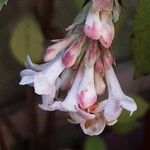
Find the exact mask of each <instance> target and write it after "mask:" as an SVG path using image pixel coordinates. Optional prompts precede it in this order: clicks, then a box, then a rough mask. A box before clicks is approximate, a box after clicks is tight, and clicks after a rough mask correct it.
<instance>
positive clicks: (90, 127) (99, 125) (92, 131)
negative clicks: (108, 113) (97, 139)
mask: <svg viewBox="0 0 150 150" xmlns="http://www.w3.org/2000/svg"><path fill="white" fill-rule="evenodd" d="M80 126H81V128H82V130H83V132H84V133H85V134H87V135H90V136H94V135H99V134H101V133H102V132H103V130H104V128H105V126H106V122H105V120H104V119H103V118H95V119H92V120H89V121H87V122H85V123H81V124H80Z"/></svg>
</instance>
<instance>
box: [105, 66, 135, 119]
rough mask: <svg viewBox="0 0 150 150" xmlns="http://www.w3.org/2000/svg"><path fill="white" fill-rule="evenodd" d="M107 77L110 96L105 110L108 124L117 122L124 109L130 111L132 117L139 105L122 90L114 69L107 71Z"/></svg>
mask: <svg viewBox="0 0 150 150" xmlns="http://www.w3.org/2000/svg"><path fill="white" fill-rule="evenodd" d="M105 77H106V82H107V87H108V95H109V96H108V99H107V100H106V101H107V104H106V106H105V108H104V117H105V119H106V120H107V122H112V121H115V120H117V118H118V117H119V116H120V114H121V112H122V110H123V108H124V109H126V110H127V111H129V112H130V115H132V114H133V112H134V111H136V109H137V105H136V103H135V101H134V100H133V99H132V98H131V97H128V96H126V95H125V94H124V93H123V91H122V90H121V87H120V84H119V82H118V80H117V77H116V75H115V73H114V70H113V68H112V67H111V68H109V69H108V70H106V71H105Z"/></svg>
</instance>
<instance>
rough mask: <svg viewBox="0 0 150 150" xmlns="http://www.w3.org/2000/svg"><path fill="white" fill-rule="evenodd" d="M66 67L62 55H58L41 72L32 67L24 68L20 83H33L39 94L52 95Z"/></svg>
mask: <svg viewBox="0 0 150 150" xmlns="http://www.w3.org/2000/svg"><path fill="white" fill-rule="evenodd" d="M64 69H65V66H64V65H63V63H62V56H61V55H60V56H58V57H57V58H56V59H55V60H54V61H53V63H51V64H50V65H49V66H48V67H47V68H45V69H44V70H42V71H41V72H35V71H33V70H31V69H25V70H23V71H22V72H21V73H20V74H21V77H22V79H21V82H20V85H25V84H33V86H34V89H35V93H37V94H39V95H50V94H51V93H53V92H55V91H56V85H55V84H56V80H57V78H58V76H59V75H60V74H61V73H62V71H63V70H64Z"/></svg>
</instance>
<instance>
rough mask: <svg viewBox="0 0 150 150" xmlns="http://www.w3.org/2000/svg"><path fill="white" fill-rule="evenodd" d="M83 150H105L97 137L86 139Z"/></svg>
mask: <svg viewBox="0 0 150 150" xmlns="http://www.w3.org/2000/svg"><path fill="white" fill-rule="evenodd" d="M84 150H106V145H105V143H104V142H103V140H102V139H101V138H99V137H96V136H95V137H88V138H87V140H86V142H85V146H84Z"/></svg>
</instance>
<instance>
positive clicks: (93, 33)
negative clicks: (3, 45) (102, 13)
mask: <svg viewBox="0 0 150 150" xmlns="http://www.w3.org/2000/svg"><path fill="white" fill-rule="evenodd" d="M101 30H102V23H101V21H100V18H99V13H93V12H91V11H89V13H88V15H87V18H86V22H85V26H84V32H85V34H86V35H87V36H88V37H89V38H92V39H94V40H98V39H99V38H100V36H101V32H102V31H101Z"/></svg>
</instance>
